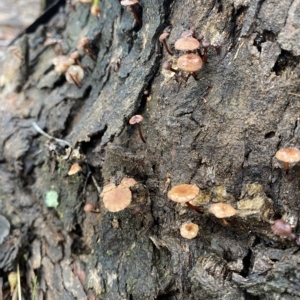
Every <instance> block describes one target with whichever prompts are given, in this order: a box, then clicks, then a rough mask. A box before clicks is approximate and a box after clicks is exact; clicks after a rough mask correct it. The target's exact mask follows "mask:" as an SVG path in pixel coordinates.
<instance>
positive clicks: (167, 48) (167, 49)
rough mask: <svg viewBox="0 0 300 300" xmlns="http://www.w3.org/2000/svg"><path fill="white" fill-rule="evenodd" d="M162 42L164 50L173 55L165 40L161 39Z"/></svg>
mask: <svg viewBox="0 0 300 300" xmlns="http://www.w3.org/2000/svg"><path fill="white" fill-rule="evenodd" d="M162 42H163V44H164V46H165V49H166V51H167V52H168V53H169V54H170V55H172V56H173V53H172V52H171V51H170V49H169V46H168V44H167V42H166V40H163V41H162Z"/></svg>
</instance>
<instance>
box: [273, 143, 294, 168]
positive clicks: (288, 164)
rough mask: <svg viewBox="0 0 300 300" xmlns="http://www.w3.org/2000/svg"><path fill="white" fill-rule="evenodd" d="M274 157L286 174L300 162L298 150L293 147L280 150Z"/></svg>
mask: <svg viewBox="0 0 300 300" xmlns="http://www.w3.org/2000/svg"><path fill="white" fill-rule="evenodd" d="M275 157H276V158H277V160H278V161H279V162H280V163H281V164H282V166H283V168H284V169H285V170H286V172H288V170H289V169H290V168H292V167H293V166H294V165H295V164H296V163H298V162H299V161H300V150H298V149H297V148H294V147H290V148H282V149H280V150H278V151H277V152H276V155H275Z"/></svg>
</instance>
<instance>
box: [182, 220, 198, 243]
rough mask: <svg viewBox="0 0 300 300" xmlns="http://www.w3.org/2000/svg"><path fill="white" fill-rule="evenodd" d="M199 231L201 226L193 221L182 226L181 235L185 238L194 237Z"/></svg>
mask: <svg viewBox="0 0 300 300" xmlns="http://www.w3.org/2000/svg"><path fill="white" fill-rule="evenodd" d="M198 232H199V226H198V225H197V224H194V223H192V222H189V223H184V224H182V225H181V227H180V235H181V236H182V237H184V238H185V239H189V240H190V239H193V238H195V237H196V236H197V234H198Z"/></svg>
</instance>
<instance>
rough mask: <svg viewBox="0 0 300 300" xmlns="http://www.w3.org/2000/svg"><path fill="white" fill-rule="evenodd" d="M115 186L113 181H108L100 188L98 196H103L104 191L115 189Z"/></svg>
mask: <svg viewBox="0 0 300 300" xmlns="http://www.w3.org/2000/svg"><path fill="white" fill-rule="evenodd" d="M116 187H117V186H116V185H115V184H114V183H109V184H107V185H105V186H104V187H103V189H102V192H101V194H100V197H103V196H104V194H105V193H107V192H109V191H110V190H112V189H115V188H116Z"/></svg>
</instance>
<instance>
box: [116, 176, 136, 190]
mask: <svg viewBox="0 0 300 300" xmlns="http://www.w3.org/2000/svg"><path fill="white" fill-rule="evenodd" d="M120 184H121V185H123V186H125V187H127V188H130V187H132V186H134V185H135V184H137V182H136V181H135V180H134V179H133V178H128V177H124V178H123V179H122V180H121V182H120Z"/></svg>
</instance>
